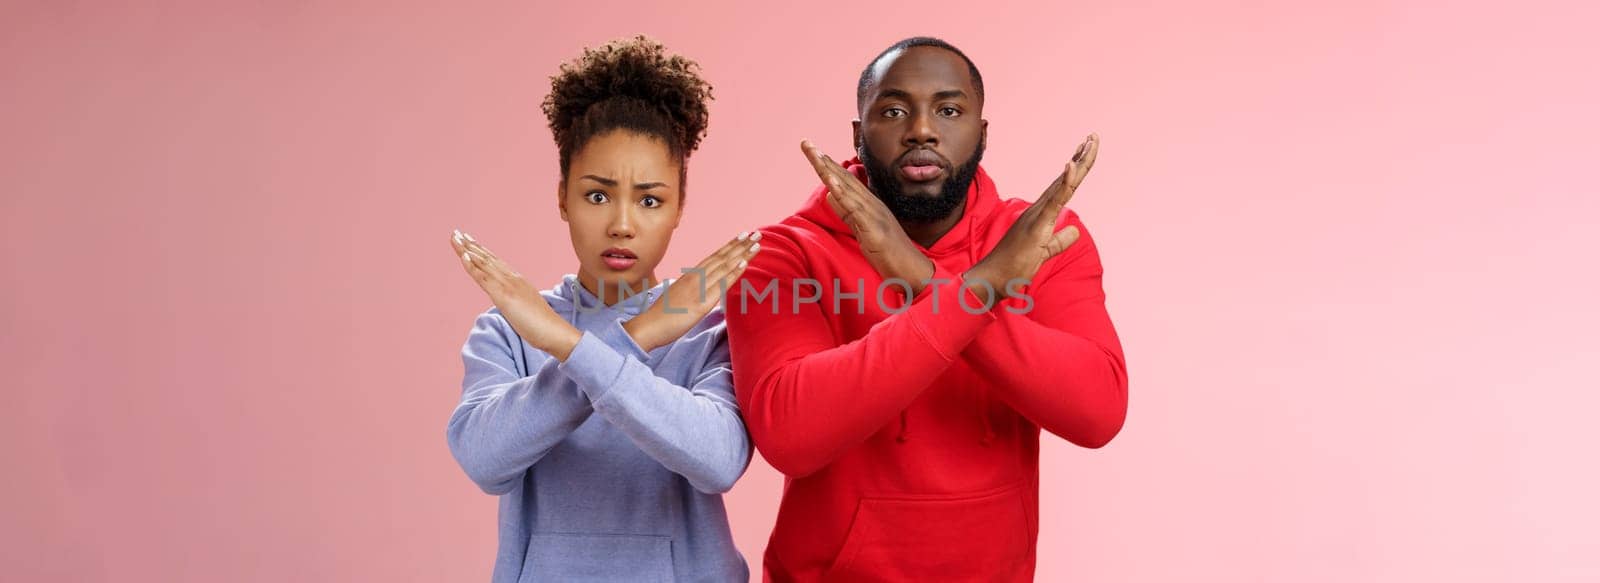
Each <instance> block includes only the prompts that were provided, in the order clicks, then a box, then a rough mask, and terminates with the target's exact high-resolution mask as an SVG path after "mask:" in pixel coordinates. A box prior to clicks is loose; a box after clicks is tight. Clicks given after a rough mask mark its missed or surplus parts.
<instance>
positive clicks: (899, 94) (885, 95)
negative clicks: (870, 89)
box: [878, 89, 911, 101]
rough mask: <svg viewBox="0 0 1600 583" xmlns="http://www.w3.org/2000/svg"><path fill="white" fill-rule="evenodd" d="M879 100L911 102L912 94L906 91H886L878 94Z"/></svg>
mask: <svg viewBox="0 0 1600 583" xmlns="http://www.w3.org/2000/svg"><path fill="white" fill-rule="evenodd" d="M878 99H905V100H908V101H909V100H910V99H911V94H910V93H906V91H905V90H904V89H884V90H882V91H879V92H878Z"/></svg>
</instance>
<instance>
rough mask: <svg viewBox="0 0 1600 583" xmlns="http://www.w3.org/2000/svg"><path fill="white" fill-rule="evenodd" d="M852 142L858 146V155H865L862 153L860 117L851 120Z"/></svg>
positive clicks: (860, 156)
mask: <svg viewBox="0 0 1600 583" xmlns="http://www.w3.org/2000/svg"><path fill="white" fill-rule="evenodd" d="M850 143H851V144H852V145H854V146H855V147H856V157H857V158H863V157H864V156H862V155H861V147H862V145H861V119H860V118H857V119H852V120H850Z"/></svg>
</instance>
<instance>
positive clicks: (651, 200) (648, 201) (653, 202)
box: [639, 196, 662, 209]
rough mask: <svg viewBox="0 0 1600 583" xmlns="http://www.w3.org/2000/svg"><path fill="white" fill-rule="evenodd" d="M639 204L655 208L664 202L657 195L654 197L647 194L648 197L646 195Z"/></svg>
mask: <svg viewBox="0 0 1600 583" xmlns="http://www.w3.org/2000/svg"><path fill="white" fill-rule="evenodd" d="M639 204H642V205H644V208H648V209H653V208H656V207H658V206H661V204H662V203H661V199H659V198H656V197H653V196H647V197H644V199H643V200H640V201H639Z"/></svg>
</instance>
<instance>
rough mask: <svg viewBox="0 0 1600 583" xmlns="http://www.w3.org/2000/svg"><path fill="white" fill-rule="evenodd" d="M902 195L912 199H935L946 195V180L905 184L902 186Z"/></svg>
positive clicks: (901, 183) (902, 183)
mask: <svg viewBox="0 0 1600 583" xmlns="http://www.w3.org/2000/svg"><path fill="white" fill-rule="evenodd" d="M899 186H900V194H901V195H902V196H907V197H911V198H923V199H933V198H939V196H940V195H942V194H944V179H943V178H941V179H939V180H933V181H929V182H910V183H907V182H904V181H901V182H900V184H899Z"/></svg>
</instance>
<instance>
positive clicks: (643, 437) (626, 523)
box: [446, 275, 750, 583]
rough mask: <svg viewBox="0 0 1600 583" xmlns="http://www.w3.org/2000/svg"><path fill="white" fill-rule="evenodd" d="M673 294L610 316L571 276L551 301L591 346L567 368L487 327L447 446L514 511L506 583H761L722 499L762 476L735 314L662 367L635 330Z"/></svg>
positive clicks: (503, 554) (703, 326) (495, 317)
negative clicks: (743, 397)
mask: <svg viewBox="0 0 1600 583" xmlns="http://www.w3.org/2000/svg"><path fill="white" fill-rule="evenodd" d="M664 291H665V283H663V284H662V285H658V286H656V287H655V288H653V289H651V290H648V291H646V292H645V293H644V294H641V295H637V296H634V297H632V298H630V299H628V300H627V301H623V302H618V303H617V304H616V305H614V306H605V305H603V304H601V303H600V301H599V299H598V298H596V297H595V296H594V295H593V294H591V293H589V291H588V290H585V289H584V288H583V286H582V285H580V284H579V283H578V281H577V278H576V277H575V276H572V275H567V276H566V277H564V278H563V279H562V282H561V284H560V285H558V286H556V287H555V288H553V289H550V290H547V291H544V292H542V295H543V296H544V298H545V300H546V301H548V302H549V303H550V307H552V308H554V309H555V310H556V313H558V314H561V315H562V316H563V317H564V318H565V319H566V320H567V321H568V322H571V323H572V325H573V326H574V327H576V328H577V329H578V330H580V331H581V332H583V335H582V339H580V340H579V341H578V345H577V347H575V348H574V349H573V350H572V354H571V356H569V357H568V358H567V361H566V362H564V363H563V362H558V361H556V359H555V358H554V357H551V356H550V355H549V354H546V353H544V352H542V351H540V350H538V349H535V348H533V347H532V346H529V345H528V344H527V343H525V342H523V341H522V338H521V337H519V336H517V334H516V332H514V331H513V330H512V329H511V326H510V324H508V323H507V322H506V320H505V318H504V317H503V316H501V315H500V310H499V309H498V308H490V309H489V310H488V311H487V312H484V313H483V314H481V315H479V316H478V319H477V322H476V323H475V324H474V325H473V328H472V332H471V334H470V335H468V337H467V342H466V344H465V346H463V347H462V349H461V359H462V362H463V363H464V365H465V368H466V372H465V376H464V378H463V379H462V382H461V386H462V392H461V404H460V405H459V406H457V407H456V410H455V413H454V414H453V415H451V416H450V424H449V428H448V430H447V431H446V435H447V437H448V438H449V442H450V452H451V453H452V454H453V455H455V458H456V461H457V462H458V463H460V464H461V468H462V469H463V470H466V473H467V476H468V477H470V478H472V481H474V482H477V484H478V486H479V487H480V488H482V489H483V491H484V492H487V493H489V494H494V495H498V496H499V497H500V545H499V551H498V553H497V556H496V559H495V566H494V578H493V581H494V582H496V583H513V582H524V581H593V580H602V581H719V582H720V581H747V580H748V579H749V569H748V567H747V566H746V565H745V562H744V557H742V556H740V554H739V551H738V549H735V548H734V546H733V536H732V533H731V532H730V531H729V530H728V516H727V512H726V511H725V510H724V508H723V505H722V496H721V494H722V493H723V492H726V491H728V489H729V488H731V487H733V483H734V481H735V480H737V479H739V476H740V475H742V474H743V473H744V470H745V467H746V466H748V465H749V463H750V439H749V434H748V433H746V432H745V428H744V422H743V421H742V420H741V419H740V417H739V406H738V404H737V402H736V401H735V400H734V396H733V382H732V373H731V372H730V370H729V359H728V343H727V334H726V328H725V327H724V325H723V321H722V315H723V314H722V311H721V310H720V309H717V310H714V311H712V312H711V313H710V314H709V315H707V316H706V317H705V318H704V319H703V320H701V321H700V322H699V323H698V324H696V325H695V327H694V328H692V329H690V330H689V331H688V332H687V333H685V334H684V335H683V337H681V338H680V339H678V341H676V342H674V343H672V344H669V345H666V346H662V347H660V348H657V349H655V350H652V351H650V352H649V353H646V352H644V351H643V350H642V349H641V348H640V347H639V345H638V344H636V343H635V342H634V341H633V339H632V338H631V337H630V336H628V334H627V332H626V331H624V330H623V328H622V323H623V322H625V321H627V320H628V319H630V318H632V317H633V316H635V315H637V314H638V313H639V312H640V311H642V310H643V309H644V308H646V307H648V306H649V304H650V302H652V301H654V300H655V298H658V297H660V296H661V294H662V293H663V292H664ZM574 298H578V299H580V300H581V301H582V304H581V305H579V304H578V303H577V301H575V299H574Z"/></svg>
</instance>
